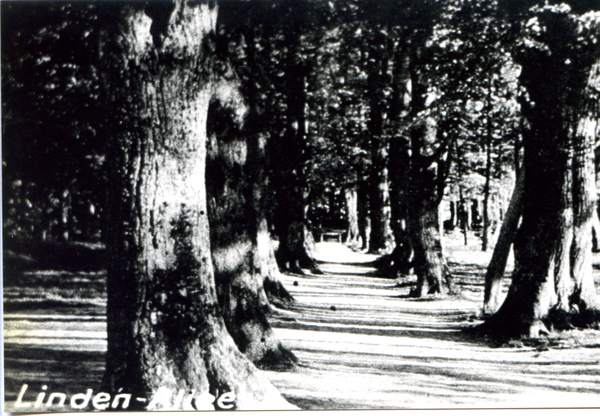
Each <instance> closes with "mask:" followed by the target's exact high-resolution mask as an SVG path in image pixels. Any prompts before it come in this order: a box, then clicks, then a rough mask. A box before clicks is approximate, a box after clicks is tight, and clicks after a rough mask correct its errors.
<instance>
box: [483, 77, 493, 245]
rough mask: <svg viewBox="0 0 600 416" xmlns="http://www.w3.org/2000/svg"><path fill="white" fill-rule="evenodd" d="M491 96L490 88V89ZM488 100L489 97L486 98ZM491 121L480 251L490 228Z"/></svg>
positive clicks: (487, 237) (485, 242)
mask: <svg viewBox="0 0 600 416" xmlns="http://www.w3.org/2000/svg"><path fill="white" fill-rule="evenodd" d="M490 95H491V87H490ZM488 99H489V97H488ZM491 130H492V121H491V119H490V116H488V126H487V136H488V137H487V143H486V146H485V184H484V186H483V229H482V230H481V250H482V251H487V249H488V244H489V241H488V240H489V228H490V207H489V202H490V181H491V175H492V131H491Z"/></svg>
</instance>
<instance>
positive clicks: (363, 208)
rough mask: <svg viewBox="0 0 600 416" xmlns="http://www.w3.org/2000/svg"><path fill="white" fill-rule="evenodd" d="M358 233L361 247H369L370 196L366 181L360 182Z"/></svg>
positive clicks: (362, 248) (365, 248)
mask: <svg viewBox="0 0 600 416" xmlns="http://www.w3.org/2000/svg"><path fill="white" fill-rule="evenodd" d="M356 196H357V199H358V233H359V235H360V244H361V245H360V249H361V250H367V249H368V248H369V234H370V233H369V196H368V190H367V184H366V183H365V182H364V181H360V182H359V183H358V190H357V194H356Z"/></svg>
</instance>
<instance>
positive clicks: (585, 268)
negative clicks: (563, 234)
mask: <svg viewBox="0 0 600 416" xmlns="http://www.w3.org/2000/svg"><path fill="white" fill-rule="evenodd" d="M599 80H600V60H598V61H596V63H595V64H594V65H593V66H592V69H591V71H590V75H589V79H588V88H587V89H586V91H585V92H586V93H585V94H583V97H582V100H581V101H580V103H581V109H580V113H579V119H578V120H577V125H576V126H575V139H574V154H575V157H574V160H573V211H574V224H573V225H574V229H573V247H572V275H573V277H574V280H575V282H574V283H575V285H574V286H575V287H574V292H573V295H574V296H573V297H572V299H571V305H572V307H574V308H575V309H576V310H578V311H579V312H580V313H582V314H586V315H590V314H591V315H598V313H597V311H598V309H599V308H600V305H599V304H598V299H597V296H596V288H595V286H594V279H593V277H592V227H593V223H594V219H595V216H596V215H597V213H596V211H595V210H596V198H597V194H596V180H595V179H596V172H595V166H594V147H595V144H596V136H597V132H598V115H599V114H600V104H599V103H598V90H597V87H596V89H595V90H593V88H592V86H593V85H598V82H599ZM594 311H596V312H594ZM593 319H594V318H593V316H588V317H585V316H584V317H583V318H582V320H583V321H587V320H590V321H591V320H593ZM596 319H597V318H596ZM580 320H581V319H580ZM582 323H585V322H582Z"/></svg>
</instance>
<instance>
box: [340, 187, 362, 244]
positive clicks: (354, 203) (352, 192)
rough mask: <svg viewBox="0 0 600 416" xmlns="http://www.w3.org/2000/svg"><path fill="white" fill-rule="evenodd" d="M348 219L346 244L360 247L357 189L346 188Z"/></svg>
mask: <svg viewBox="0 0 600 416" xmlns="http://www.w3.org/2000/svg"><path fill="white" fill-rule="evenodd" d="M344 196H345V197H346V220H347V222H348V227H347V230H346V244H347V245H348V246H350V247H352V248H358V245H359V241H360V232H359V229H358V194H357V192H356V189H346V190H345V192H344Z"/></svg>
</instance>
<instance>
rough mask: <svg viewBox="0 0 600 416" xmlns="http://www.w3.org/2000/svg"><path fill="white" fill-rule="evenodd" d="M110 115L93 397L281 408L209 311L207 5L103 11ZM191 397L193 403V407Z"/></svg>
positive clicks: (159, 405)
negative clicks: (99, 377)
mask: <svg viewBox="0 0 600 416" xmlns="http://www.w3.org/2000/svg"><path fill="white" fill-rule="evenodd" d="M105 10H107V11H110V13H108V14H107V16H106V18H107V23H108V24H109V25H110V26H109V27H110V29H109V32H108V34H107V37H106V38H107V40H108V42H110V43H109V44H108V45H107V46H108V49H107V50H106V53H107V59H106V60H107V65H109V71H108V73H107V74H106V76H107V77H106V82H107V83H108V85H109V86H110V94H109V97H110V98H109V102H108V106H107V108H108V109H109V110H110V111H111V113H110V114H109V121H110V123H111V127H112V128H111V130H110V131H111V134H112V136H111V138H110V140H109V148H108V152H107V161H108V163H109V192H108V205H107V206H108V216H109V219H108V222H107V223H108V226H107V230H106V231H107V244H108V253H109V262H108V267H107V272H108V274H107V287H108V301H107V332H108V350H107V354H106V372H105V376H104V380H103V391H107V392H109V393H117V392H118V391H120V389H122V390H123V392H127V393H131V394H132V397H134V398H138V397H139V398H145V399H146V401H145V402H140V401H138V400H132V405H131V406H132V407H142V408H147V409H149V410H157V409H190V410H191V409H194V408H206V409H210V408H215V407H218V404H216V405H213V404H211V403H210V401H209V400H207V396H208V394H209V393H210V394H212V395H214V396H220V395H222V394H223V393H224V392H232V394H233V395H234V396H235V401H234V406H235V408H237V409H264V408H289V407H290V405H289V403H287V402H286V401H285V400H284V399H283V398H282V397H281V396H280V394H279V393H278V392H277V389H275V387H274V386H273V385H272V384H271V383H270V382H269V381H268V380H267V379H266V378H265V377H264V375H263V374H262V373H261V372H260V371H259V370H257V369H256V367H255V366H254V365H253V364H252V363H251V362H250V361H249V360H248V359H247V358H246V357H244V355H242V353H240V351H239V350H238V348H237V347H236V346H235V344H234V342H233V340H232V338H231V337H230V336H229V334H228V332H227V329H226V327H225V323H224V321H223V318H222V315H221V314H220V313H219V306H218V304H217V295H216V290H215V283H214V276H213V264H212V260H211V245H210V233H209V223H208V216H207V200H206V189H205V159H206V144H205V142H206V121H207V113H208V106H209V102H210V99H211V96H212V94H213V92H212V83H211V81H210V79H211V75H210V69H209V70H208V71H206V69H208V62H209V59H210V57H209V56H208V54H207V52H206V51H209V50H210V49H211V48H210V47H206V46H207V45H205V44H204V42H210V41H211V40H210V37H211V36H212V35H211V34H212V33H214V29H215V21H216V15H217V9H216V6H215V5H214V4H208V3H203V2H198V3H194V4H191V3H189V2H179V1H178V2H174V3H152V4H149V5H148V6H146V5H145V4H143V3H139V4H135V3H130V4H127V5H120V6H117V5H115V6H113V7H109V6H107V7H106V8H105ZM192 396H193V397H194V398H199V399H198V400H192Z"/></svg>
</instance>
